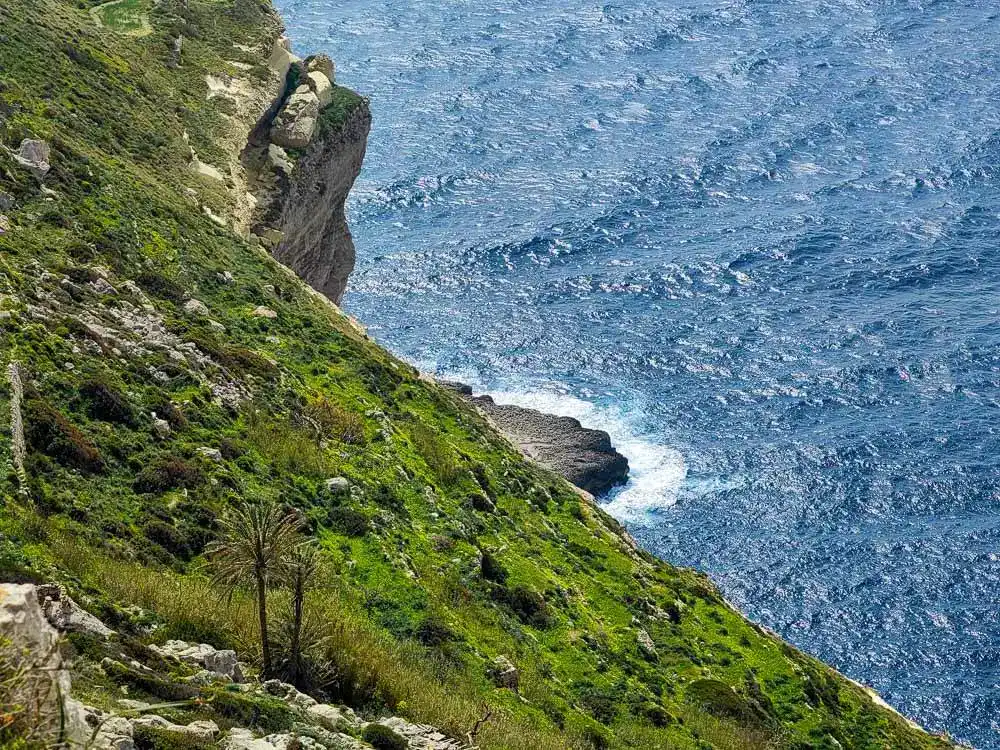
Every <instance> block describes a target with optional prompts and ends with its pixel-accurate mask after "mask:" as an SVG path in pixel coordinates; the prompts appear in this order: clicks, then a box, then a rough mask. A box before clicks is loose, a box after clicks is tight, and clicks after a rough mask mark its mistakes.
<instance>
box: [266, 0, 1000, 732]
mask: <svg viewBox="0 0 1000 750" xmlns="http://www.w3.org/2000/svg"><path fill="white" fill-rule="evenodd" d="M278 4H279V6H281V9H282V11H283V12H284V14H285V17H286V19H287V21H288V26H289V32H290V34H291V35H292V36H293V38H294V40H295V44H296V47H297V49H298V50H300V51H306V50H325V51H327V52H329V53H330V54H331V55H332V56H333V57H334V59H335V60H336V62H337V65H338V76H339V79H340V81H341V82H342V83H344V84H346V85H350V86H352V87H354V88H356V89H358V90H360V91H362V92H364V93H366V94H368V95H369V96H370V97H371V101H372V109H373V112H374V117H375V126H374V130H373V132H372V136H371V141H370V146H369V152H368V160H367V162H366V165H365V169H364V172H363V174H362V177H361V180H360V182H359V184H358V187H357V188H356V190H355V193H354V195H353V198H352V201H351V204H350V206H349V212H350V218H351V223H352V227H353V229H354V233H355V239H356V241H357V244H358V250H359V267H358V270H357V271H356V272H355V275H354V276H353V277H352V280H351V287H350V289H349V291H348V297H347V301H346V305H347V307H348V308H349V309H350V311H351V312H353V313H354V314H356V315H358V316H359V317H360V318H361V319H362V320H364V321H365V322H366V323H367V324H369V326H370V328H371V331H372V333H373V334H374V335H375V336H376V337H378V338H379V339H380V340H381V341H383V342H384V343H386V344H387V345H389V346H390V347H391V348H393V349H394V350H396V351H397V352H399V353H401V354H402V355H404V356H406V357H407V358H409V359H411V360H412V361H414V362H416V363H417V364H420V365H421V366H423V367H425V368H427V369H432V370H433V369H436V370H437V371H438V372H441V373H448V374H451V375H459V376H462V377H465V378H466V379H468V380H469V381H470V382H473V383H475V384H476V385H477V386H478V387H480V388H489V389H492V390H494V391H498V392H503V393H504V396H505V397H506V398H507V399H508V400H516V401H520V402H526V403H534V404H538V405H542V406H544V407H546V408H549V409H552V410H556V411H560V412H564V413H573V414H578V415H581V416H583V417H584V418H585V420H588V421H590V422H592V423H598V424H600V425H602V426H605V427H606V428H607V429H609V430H610V431H611V432H612V433H613V435H614V437H615V438H616V440H617V441H618V443H619V445H620V446H621V447H622V448H623V450H624V451H625V452H626V453H628V454H629V455H630V458H631V459H632V463H633V467H634V479H633V482H632V484H631V485H630V486H628V487H627V488H625V490H624V491H623V492H622V493H620V494H619V495H618V496H617V497H615V498H612V499H611V500H610V501H609V502H610V506H611V509H612V510H613V511H614V512H615V513H616V514H618V515H619V516H620V517H623V518H626V519H627V520H629V522H630V524H631V525H632V528H633V529H634V530H635V532H636V534H637V535H638V536H639V537H641V539H642V540H643V541H644V542H645V543H646V544H647V545H648V546H649V547H650V548H651V549H653V550H655V551H656V552H658V553H660V554H661V555H663V556H664V557H665V558H667V559H668V560H671V561H674V562H677V563H683V564H690V565H696V566H698V567H700V568H703V569H705V570H708V571H710V572H711V573H712V575H713V576H714V577H715V578H716V580H718V581H719V582H720V584H721V585H722V587H723V588H724V589H725V591H726V592H727V595H728V596H729V597H730V598H731V599H733V600H734V601H735V602H736V603H738V604H739V605H740V606H741V607H742V608H743V609H744V610H745V611H747V612H748V613H749V614H750V615H751V616H752V617H754V618H755V619H757V620H759V621H760V622H763V623H765V624H767V625H769V626H771V627H773V628H775V629H776V630H778V631H779V632H781V633H782V634H783V635H785V636H786V637H787V638H789V639H790V640H791V641H792V642H794V643H795V644H797V645H799V646H801V647H803V648H805V649H807V650H809V651H811V652H812V653H815V654H816V655H818V656H820V657H822V658H824V659H826V660H828V661H830V662H832V663H833V664H835V665H837V666H838V667H839V668H841V669H842V670H844V671H845V672H847V673H848V674H849V675H851V676H853V677H855V678H857V679H859V680H863V681H865V682H867V683H869V684H871V685H873V686H874V687H876V688H877V689H878V690H880V691H881V692H882V693H883V694H884V695H885V697H886V698H887V699H888V700H889V701H890V702H892V703H894V704H895V705H897V706H898V707H899V708H901V709H902V710H903V711H904V712H906V713H907V714H909V715H911V716H913V717H914V718H916V719H918V720H919V721H921V722H923V723H924V724H925V725H927V726H928V727H930V728H934V729H949V730H951V731H952V732H953V733H954V734H956V735H957V736H959V737H962V738H965V739H967V740H970V741H972V742H974V743H975V744H976V746H977V747H979V748H982V749H983V750H996V749H997V748H1000V617H998V599H1000V558H998V554H1000V516H998V506H1000V489H998V486H1000V437H998V429H1000V326H998V321H1000V215H998V210H1000V77H998V62H1000V10H998V8H997V6H996V4H995V3H993V2H987V0H936V1H935V0H742V1H740V0H686V1H685V0H677V1H675V2H671V1H668V0H625V1H623V2H614V3H607V4H601V3H599V2H586V1H585V0H532V1H531V2H527V1H526V0H475V1H471V0H466V1H462V0H448V1H447V2H446V1H444V0H440V1H438V2H428V1H426V0H425V1H424V2H407V0H382V1H375V0H337V1H336V2H334V0H279V3H278Z"/></svg>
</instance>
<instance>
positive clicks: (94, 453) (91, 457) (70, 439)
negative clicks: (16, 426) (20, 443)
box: [25, 399, 104, 474]
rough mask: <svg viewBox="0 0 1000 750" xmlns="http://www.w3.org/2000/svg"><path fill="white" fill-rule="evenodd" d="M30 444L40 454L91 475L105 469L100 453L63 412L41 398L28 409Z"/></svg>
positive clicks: (35, 400) (28, 438) (32, 402)
mask: <svg viewBox="0 0 1000 750" xmlns="http://www.w3.org/2000/svg"><path fill="white" fill-rule="evenodd" d="M25 416H26V417H27V430H26V435H25V437H26V438H27V442H28V443H29V444H30V445H31V447H32V448H34V449H35V450H37V451H40V452H42V453H45V454H47V455H49V456H51V457H52V458H54V459H56V460H57V461H60V462H62V463H64V464H67V465H69V466H72V467H73V468H76V469H79V470H80V471H82V472H84V473H88V474H94V473H97V472H100V471H102V470H103V469H104V459H103V458H102V457H101V453H100V451H99V450H98V449H97V447H96V446H95V445H94V444H93V443H91V442H90V441H89V440H88V439H87V437H86V436H85V435H84V434H83V433H82V432H81V431H80V429H79V428H77V427H76V426H75V425H73V424H72V423H71V422H70V421H69V420H68V419H66V417H65V416H63V415H62V413H61V412H59V411H58V410H56V409H54V408H53V407H51V406H49V405H48V404H47V403H46V402H44V401H42V400H40V399H32V400H30V401H29V402H28V403H27V405H26V407H25Z"/></svg>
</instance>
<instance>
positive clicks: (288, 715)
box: [212, 689, 296, 734]
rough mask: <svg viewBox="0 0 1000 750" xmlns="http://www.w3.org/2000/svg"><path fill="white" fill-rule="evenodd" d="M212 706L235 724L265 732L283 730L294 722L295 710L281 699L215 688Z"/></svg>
mask: <svg viewBox="0 0 1000 750" xmlns="http://www.w3.org/2000/svg"><path fill="white" fill-rule="evenodd" d="M212 706H213V707H214V708H215V710H216V711H218V712H219V714H221V715H222V716H224V717H226V718H227V719H229V720H230V721H231V722H233V724H235V725H236V726H241V727H253V728H256V729H259V730H260V731H262V732H264V733H265V734H266V733H271V732H284V731H287V730H289V729H291V728H292V725H293V724H294V723H295V719H296V714H295V712H294V711H293V710H292V709H291V708H290V707H289V706H288V704H287V703H285V702H284V701H282V700H278V699H277V698H267V697H264V696H256V695H245V694H243V693H236V692H231V691H229V690H225V689H222V690H215V691H213V694H212Z"/></svg>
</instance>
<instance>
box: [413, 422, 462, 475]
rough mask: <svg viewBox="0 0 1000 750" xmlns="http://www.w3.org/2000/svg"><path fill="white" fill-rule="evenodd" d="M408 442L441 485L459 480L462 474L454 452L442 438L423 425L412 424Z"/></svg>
mask: <svg viewBox="0 0 1000 750" xmlns="http://www.w3.org/2000/svg"><path fill="white" fill-rule="evenodd" d="M410 440H411V441H412V442H413V447H414V448H415V449H416V451H417V453H419V454H420V456H421V458H423V459H424V463H426V464H427V468H428V469H430V470H431V471H432V472H433V473H434V476H436V477H437V479H438V481H439V482H441V484H443V485H451V484H455V483H456V482H457V481H458V480H459V479H460V478H461V476H462V474H463V472H462V468H461V466H460V465H459V463H458V461H457V459H456V458H455V452H454V451H453V450H452V449H451V447H450V446H449V445H448V443H447V441H446V440H445V439H444V438H443V437H442V436H440V435H438V434H437V433H435V432H434V431H433V430H432V429H431V428H429V427H427V426H426V425H424V424H423V423H421V422H414V423H413V424H412V425H411V426H410Z"/></svg>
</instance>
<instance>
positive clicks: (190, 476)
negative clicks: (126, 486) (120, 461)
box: [132, 456, 203, 493]
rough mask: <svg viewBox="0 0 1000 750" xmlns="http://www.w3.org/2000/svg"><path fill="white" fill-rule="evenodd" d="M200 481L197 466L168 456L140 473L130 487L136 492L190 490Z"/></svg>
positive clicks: (200, 477)
mask: <svg viewBox="0 0 1000 750" xmlns="http://www.w3.org/2000/svg"><path fill="white" fill-rule="evenodd" d="M202 479H203V476H202V473H201V470H200V469H199V468H198V467H197V466H194V465H192V464H189V463H188V462H187V461H185V460H183V459H181V458H177V457H175V456H169V457H166V458H162V459H160V460H159V461H157V462H156V463H154V464H152V465H151V466H147V467H146V468H145V469H143V470H142V471H140V472H139V475H138V476H137V477H136V478H135V482H133V484H132V486H133V488H134V489H135V491H136V492H150V493H153V492H166V491H167V490H172V489H178V488H181V487H183V488H186V489H191V488H192V487H196V486H198V485H199V484H201V482H202Z"/></svg>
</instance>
